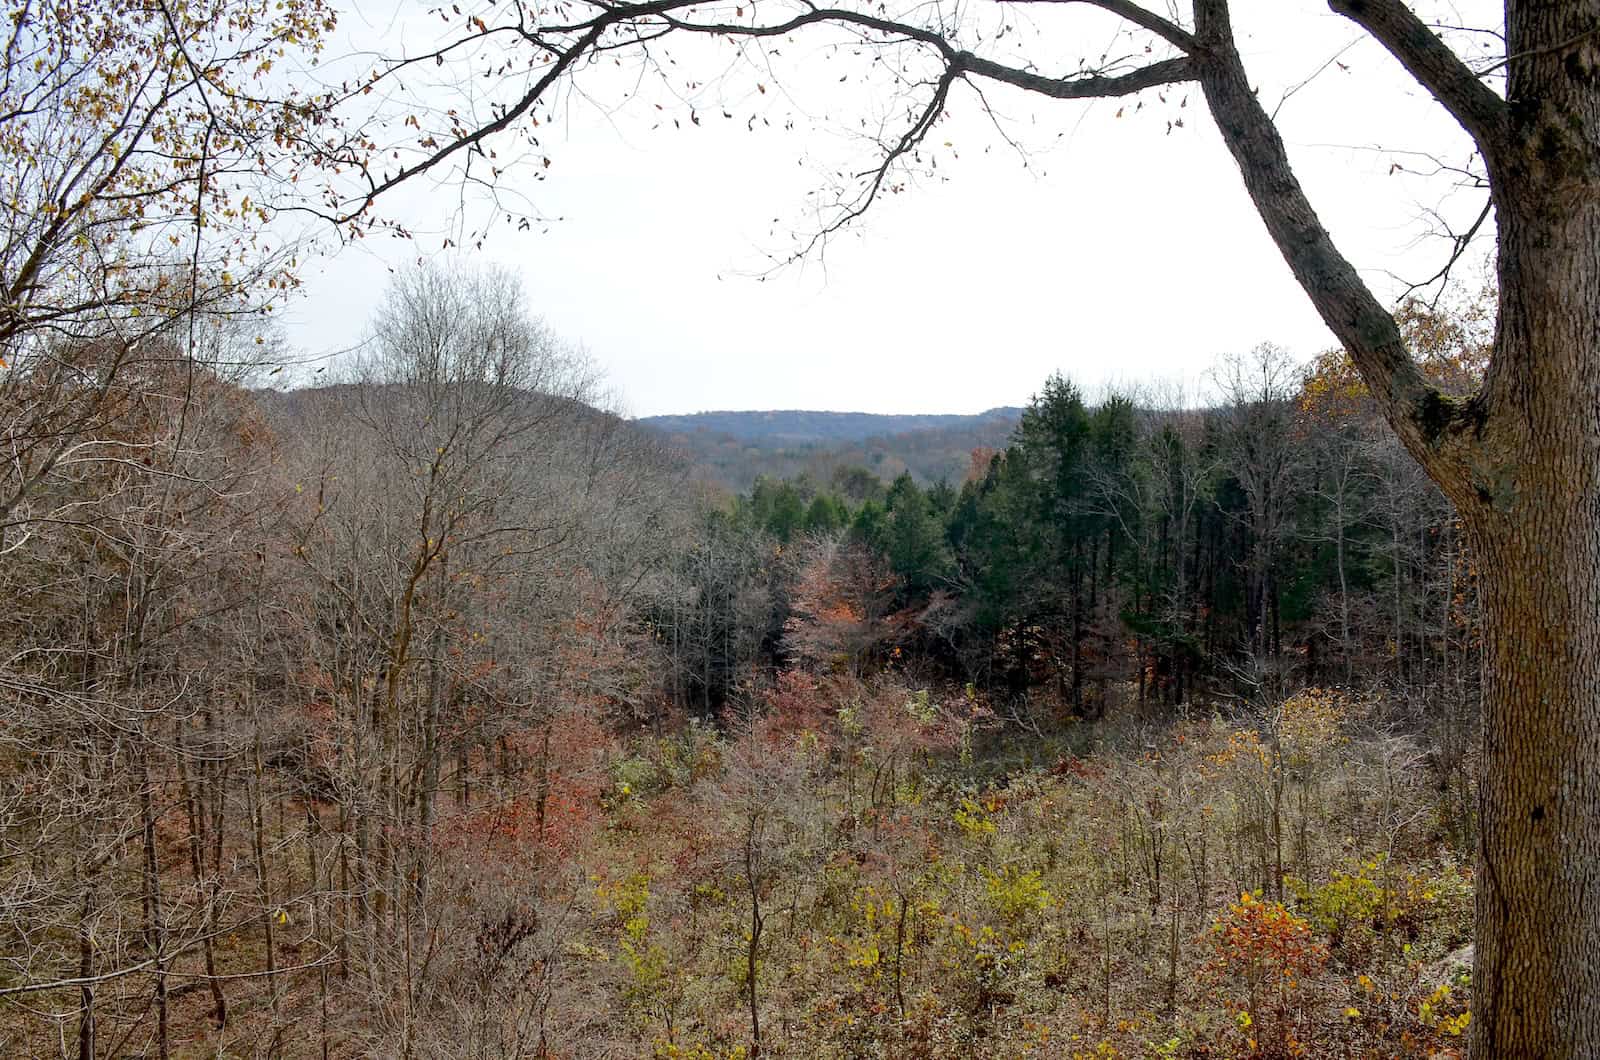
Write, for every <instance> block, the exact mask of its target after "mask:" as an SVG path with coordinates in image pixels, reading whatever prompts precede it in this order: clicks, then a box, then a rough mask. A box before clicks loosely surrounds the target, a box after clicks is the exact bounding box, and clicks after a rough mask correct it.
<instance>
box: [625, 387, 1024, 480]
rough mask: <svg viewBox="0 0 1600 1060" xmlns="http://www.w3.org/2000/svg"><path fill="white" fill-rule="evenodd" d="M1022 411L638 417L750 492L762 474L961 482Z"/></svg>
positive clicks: (702, 465) (708, 476) (686, 454)
mask: <svg viewBox="0 0 1600 1060" xmlns="http://www.w3.org/2000/svg"><path fill="white" fill-rule="evenodd" d="M1021 414H1022V410H1021V409H1020V408H998V409H990V410H989V411H988V412H983V413H979V414H977V415H975V416H957V415H941V416H880V415H868V414H866V413H838V412H824V413H808V412H716V413H700V414H696V415H693V416H646V417H643V418H642V419H640V420H638V421H636V422H638V423H639V424H641V425H642V426H644V427H645V428H647V429H649V430H652V431H656V432H660V434H661V436H662V438H663V441H664V444H665V445H666V446H667V448H669V449H671V450H673V451H674V452H676V453H678V454H680V455H681V456H682V457H683V458H684V459H685V460H686V461H688V463H689V464H690V466H691V469H692V471H691V473H692V474H693V475H694V476H695V477H696V478H697V479H700V480H703V481H706V482H710V483H714V484H716V485H719V486H723V487H725V488H727V489H730V490H733V491H734V492H737V493H744V492H748V491H749V490H750V488H751V487H752V486H754V485H755V482H756V480H757V479H759V478H796V477H799V476H801V475H808V476H810V477H811V478H812V479H816V480H821V481H824V482H826V481H830V480H831V479H832V478H833V477H834V475H836V474H848V473H849V472H851V471H853V470H856V469H863V470H866V471H868V472H870V473H871V474H872V475H873V476H875V477H877V478H881V479H885V480H888V481H892V480H893V479H895V478H896V477H898V476H899V475H900V474H901V473H902V472H909V473H910V474H911V476H912V477H913V478H915V479H916V480H917V482H919V483H920V484H922V485H931V484H933V483H935V482H939V481H941V480H949V481H959V480H960V478H961V476H962V475H963V474H964V473H965V472H966V470H967V467H968V466H969V464H970V463H971V458H972V451H973V450H974V449H980V448H988V449H994V448H1000V447H1003V446H1004V445H1005V443H1006V439H1007V438H1008V437H1010V434H1011V431H1012V429H1013V428H1015V427H1016V424H1017V418H1018V417H1019V416H1020V415H1021Z"/></svg>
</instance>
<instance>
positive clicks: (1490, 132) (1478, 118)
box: [1328, 0, 1508, 168]
mask: <svg viewBox="0 0 1600 1060" xmlns="http://www.w3.org/2000/svg"><path fill="white" fill-rule="evenodd" d="M1328 6H1329V7H1330V8H1331V9H1333V10H1334V11H1335V12H1337V13H1339V14H1341V15H1343V16H1345V17H1346V18H1348V19H1350V20H1351V21H1352V22H1354V23H1356V24H1357V25H1358V26H1360V27H1361V28H1363V29H1365V30H1366V31H1367V32H1368V33H1370V34H1372V35H1373V36H1374V37H1376V38H1377V39H1378V42H1379V43H1380V44H1382V45H1383V46H1384V47H1385V48H1387V49H1388V51H1389V54H1391V55H1393V56H1394V57H1395V58H1396V59H1398V60H1400V63H1401V65H1402V66H1404V67H1405V68H1406V69H1407V70H1408V71H1410V73H1411V76H1412V77H1415V78H1416V79H1417V81H1418V82H1419V83H1421V85H1422V87H1423V88H1426V89H1427V90H1428V91H1429V92H1430V93H1431V94H1432V95H1433V98H1434V99H1436V100H1438V101H1439V103H1440V104H1441V105H1443V106H1444V108H1445V109H1446V110H1448V111H1449V112H1450V114H1451V116H1453V117H1454V118H1455V119H1456V121H1457V122H1459V123H1460V124H1461V127H1462V128H1463V129H1465V130H1466V131H1467V133H1468V134H1469V135H1470V136H1471V137H1472V138H1473V140H1475V141H1476V142H1477V144H1478V148H1479V150H1481V151H1482V152H1483V155H1484V157H1485V158H1486V159H1488V160H1489V165H1490V167H1491V168H1494V167H1496V166H1497V165H1498V163H1499V161H1500V159H1501V157H1502V156H1503V154H1504V153H1505V150H1506V146H1507V143H1506V138H1507V135H1508V130H1507V121H1508V118H1507V111H1506V102H1505V100H1503V99H1501V98H1500V97H1499V96H1497V95H1495V93H1494V90H1493V89H1491V88H1490V87H1489V86H1488V85H1485V84H1484V83H1483V82H1482V81H1480V80H1478V75H1477V74H1475V73H1473V71H1472V69H1471V68H1470V67H1468V66H1467V64H1466V63H1464V62H1462V61H1461V58H1460V57H1459V56H1458V55H1456V53H1455V52H1453V51H1451V50H1450V48H1449V46H1447V45H1446V44H1445V43H1444V41H1442V40H1440V39H1439V37H1438V35H1437V34H1435V33H1434V32H1433V31H1432V30H1430V29H1429V28H1428V27H1427V25H1426V24H1424V23H1423V21H1422V20H1421V19H1419V18H1418V17H1417V16H1416V14H1415V13H1413V12H1412V10H1411V9H1410V8H1409V7H1407V6H1406V5H1405V4H1404V3H1402V2H1401V0H1328Z"/></svg>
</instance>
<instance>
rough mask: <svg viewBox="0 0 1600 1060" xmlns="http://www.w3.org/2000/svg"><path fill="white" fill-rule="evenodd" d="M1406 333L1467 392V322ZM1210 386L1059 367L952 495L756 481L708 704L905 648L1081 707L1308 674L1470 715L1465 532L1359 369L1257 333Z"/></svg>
mask: <svg viewBox="0 0 1600 1060" xmlns="http://www.w3.org/2000/svg"><path fill="white" fill-rule="evenodd" d="M1410 320H1411V324H1412V327H1413V329H1414V330H1415V331H1416V332H1417V336H1418V341H1419V343H1420V342H1422V341H1425V340H1426V341H1431V342H1432V343H1433V347H1434V348H1435V350H1436V351H1437V354H1438V355H1437V356H1436V357H1435V358H1434V359H1433V360H1431V361H1430V364H1431V365H1432V370H1433V371H1434V372H1435V373H1436V374H1437V375H1438V376H1439V377H1440V378H1441V379H1447V380H1448V381H1449V383H1450V385H1464V384H1466V383H1468V382H1470V380H1471V377H1472V375H1473V373H1474V372H1475V371H1476V364H1475V362H1474V356H1475V354H1474V353H1473V350H1474V348H1475V347H1474V345H1473V343H1474V342H1475V341H1478V340H1476V339H1474V337H1473V336H1472V334H1471V330H1472V325H1471V322H1470V318H1461V319H1457V318H1452V317H1450V316H1448V315H1445V314H1441V313H1438V312H1433V311H1427V310H1424V309H1422V308H1420V307H1416V308H1414V309H1413V310H1412V311H1411V315H1410ZM1428 335H1431V336H1432V338H1431V339H1428V338H1427V336H1428ZM1477 349H1480V350H1481V347H1477ZM1214 379H1215V384H1216V395H1215V398H1214V399H1212V400H1210V401H1208V402H1207V404H1206V405H1205V406H1204V407H1186V405H1185V403H1184V402H1183V401H1182V400H1181V399H1180V398H1177V397H1174V396H1168V395H1161V394H1154V395H1152V396H1151V397H1149V398H1146V399H1144V400H1140V399H1138V398H1136V397H1132V396H1127V395H1120V394H1111V395H1109V396H1107V397H1106V398H1105V399H1104V400H1103V401H1100V402H1099V403H1098V404H1095V405H1093V406H1091V405H1090V404H1089V403H1088V402H1086V400H1085V398H1084V396H1083V394H1082V392H1081V391H1080V390H1079V389H1078V388H1077V387H1075V386H1074V385H1073V384H1072V383H1070V382H1069V381H1067V380H1066V379H1064V378H1062V377H1060V376H1059V375H1058V376H1053V377H1052V378H1050V379H1049V380H1047V381H1046V382H1045V384H1044V386H1043V388H1042V389H1041V390H1040V392H1039V393H1038V394H1037V395H1036V396H1035V397H1034V399H1033V400H1032V402H1031V403H1030V404H1029V406H1028V408H1027V410H1026V411H1025V412H1024V414H1023V416H1022V419H1021V422H1020V424H1019V426H1018V427H1017V429H1016V431H1015V433H1014V435H1013V437H1012V439H1011V441H1010V443H1009V444H1008V445H1007V446H1005V448H1003V449H999V450H977V451H975V452H974V453H973V456H972V465H971V469H970V470H969V472H968V474H967V475H966V477H965V479H964V481H962V482H961V483H960V484H959V485H957V484H952V483H949V482H939V483H936V484H934V485H932V486H930V487H927V488H923V487H921V486H919V485H918V484H917V483H916V482H915V481H914V480H913V479H912V477H911V476H910V475H909V474H902V475H901V476H899V477H898V478H896V479H895V480H894V481H893V482H892V483H889V484H884V483H882V482H880V481H879V480H878V479H877V478H876V477H874V476H872V475H871V474H870V473H868V472H866V471H865V470H864V469H859V468H858V469H842V470H841V471H839V472H838V473H836V474H835V475H833V476H832V478H831V480H830V481H828V482H818V481H816V480H814V479H812V478H811V477H809V476H805V475H802V476H800V477H798V478H795V479H788V480H772V479H764V480H761V481H759V482H757V483H756V484H755V486H754V487H753V488H752V489H751V491H750V492H749V493H748V494H745V495H743V496H741V497H740V498H739V499H738V500H737V502H736V504H734V505H733V506H732V507H731V508H730V509H729V510H728V511H727V512H726V513H719V514H716V515H714V516H712V522H711V525H712V526H713V527H714V528H715V529H716V532H717V533H719V534H722V535H723V536H724V537H725V538H726V537H727V536H728V535H737V534H738V533H741V532H742V533H743V534H745V535H747V536H750V535H754V536H756V537H759V538H760V539H761V540H762V544H760V545H752V546H749V547H748V550H747V554H744V558H743V559H739V558H737V557H740V556H741V553H740V551H739V550H738V549H737V548H736V547H733V545H732V544H731V543H728V542H726V541H725V542H724V543H723V545H722V546H720V547H719V548H718V549H717V553H718V554H719V555H720V556H721V557H723V558H724V559H725V560H726V562H727V564H728V566H727V567H726V568H725V569H724V570H723V571H722V572H721V573H720V575H719V576H720V577H721V578H722V579H724V581H725V582H726V584H721V583H715V581H714V579H712V578H709V577H702V579H701V580H700V581H696V582H694V584H696V585H697V586H698V587H699V588H700V592H699V595H698V597H697V599H699V600H701V601H702V602H703V603H704V604H705V606H706V607H707V608H711V609H715V606H716V605H715V604H714V603H713V602H714V601H719V602H721V603H722V604H725V605H727V607H726V609H724V610H723V611H722V612H721V613H720V614H719V615H718V616H717V617H715V618H712V617H710V616H706V617H702V618H701V619H699V622H700V623H701V624H702V625H703V626H706V627H707V628H708V629H709V627H711V626H718V625H721V626H725V627H728V630H731V629H733V627H737V626H740V625H741V624H744V625H745V626H746V629H745V631H744V632H743V634H738V633H734V632H729V631H727V630H724V631H723V632H722V633H720V634H711V636H712V637H713V639H715V638H716V637H718V636H720V637H721V638H722V643H723V645H724V646H725V647H727V648H728V649H730V651H729V652H727V653H717V652H713V653H710V654H707V653H706V652H704V651H703V650H701V654H700V655H699V656H696V657H691V655H689V654H684V655H676V654H675V656H674V657H675V659H677V660H678V665H679V666H680V667H686V668H688V669H690V670H692V671H693V672H694V673H695V677H694V678H693V681H692V683H693V686H694V688H695V689H698V690H700V692H702V693H707V692H709V693H711V700H715V699H716V697H717V695H719V694H720V693H721V692H722V691H724V690H726V689H727V688H728V687H730V685H731V684H732V683H733V682H734V681H735V680H736V676H735V675H736V672H737V669H738V666H739V664H741V663H742V662H745V661H747V660H749V659H751V658H754V657H755V655H756V654H757V653H759V652H760V651H762V650H765V651H766V652H767V653H768V656H769V657H770V658H772V659H774V660H777V661H780V662H782V661H794V660H796V659H810V660H812V661H816V660H818V659H822V660H832V662H833V664H834V665H838V666H841V667H845V668H848V669H851V670H852V671H856V672H860V671H861V670H863V669H864V668H866V669H870V668H871V667H874V666H878V665H881V664H882V663H883V662H884V661H885V659H886V658H888V657H889V654H890V653H894V657H896V658H899V659H906V658H914V659H915V660H917V664H918V665H919V666H924V667H928V668H931V670H932V671H935V672H938V673H940V674H943V675H945V676H948V677H950V678H952V679H959V680H962V681H970V682H973V683H975V684H976V685H978V686H979V687H982V688H985V689H994V690H997V691H1000V692H1003V693H1004V694H1005V695H1007V696H1009V697H1011V698H1013V699H1021V698H1025V697H1028V696H1030V695H1031V694H1033V693H1038V692H1048V693H1049V694H1050V695H1051V696H1052V697H1053V699H1054V701H1055V703H1056V705H1057V706H1058V708H1059V709H1061V710H1063V711H1065V712H1067V713H1069V714H1072V715H1076V716H1080V717H1098V716H1100V715H1102V714H1103V713H1104V711H1105V710H1106V709H1107V707H1108V706H1109V705H1110V704H1111V703H1113V702H1115V701H1116V700H1117V698H1118V697H1125V698H1129V699H1131V700H1133V701H1135V702H1137V703H1139V704H1147V705H1150V706H1151V707H1158V706H1161V705H1167V706H1172V705H1176V704H1181V703H1184V702H1186V701H1187V700H1189V699H1191V698H1195V697H1200V698H1204V697H1210V696H1217V695H1224V696H1236V697H1237V696H1244V697H1256V696H1271V695H1281V694H1282V693H1283V692H1284V691H1285V690H1286V689H1289V688H1292V687H1301V686H1303V685H1305V684H1306V683H1312V684H1320V685H1351V686H1355V685H1360V686H1372V685H1374V684H1381V685H1383V686H1384V687H1385V688H1387V689H1388V690H1390V692H1391V693H1393V694H1394V696H1395V697H1396V699H1397V700H1399V701H1403V702H1406V703H1409V704H1410V705H1411V709H1412V710H1413V712H1414V715H1413V716H1414V718H1416V719H1417V720H1422V719H1424V717H1425V716H1426V715H1430V714H1437V713H1438V712H1440V711H1441V710H1445V709H1446V705H1448V710H1449V713H1450V716H1451V717H1452V718H1453V719H1456V720H1458V721H1459V720H1460V719H1461V718H1465V717H1468V716H1470V715H1471V714H1472V713H1473V712H1474V711H1475V709H1476V708H1475V701H1474V697H1475V695H1476V688H1477V672H1478V658H1477V612H1476V603H1475V588H1474V585H1475V582H1474V579H1475V572H1474V569H1473V565H1472V561H1471V559H1470V555H1469V552H1468V549H1467V547H1466V545H1465V542H1464V539H1463V535H1462V532H1461V528H1460V526H1459V523H1458V521H1457V520H1456V519H1455V518H1454V517H1453V516H1452V515H1451V512H1450V508H1449V505H1448V503H1447V501H1446V500H1445V498H1444V497H1443V496H1442V495H1441V494H1440V493H1439V491H1438V490H1437V489H1436V488H1435V487H1433V486H1432V485H1431V484H1430V483H1429V482H1428V480H1427V479H1426V478H1425V477H1424V476H1423V475H1421V474H1420V472H1418V471H1417V470H1416V468H1415V466H1414V465H1413V464H1412V463H1411V462H1410V461H1409V460H1408V459H1407V457H1406V455H1405V453H1404V451H1403V450H1402V449H1400V448H1399V447H1398V444H1397V442H1396V440H1395V438H1394V435H1393V433H1392V432H1391V431H1390V430H1389V429H1388V428H1387V427H1386V426H1385V425H1384V424H1383V423H1382V421H1381V419H1380V418H1379V417H1378V416H1377V415H1376V412H1375V410H1374V409H1373V407H1372V405H1371V402H1370V400H1369V399H1368V398H1367V397H1366V395H1365V391H1364V388H1362V387H1361V385H1360V384H1359V381H1358V380H1357V378H1356V376H1355V375H1354V373H1353V370H1352V369H1351V368H1350V367H1349V365H1348V363H1347V362H1345V361H1344V360H1343V359H1342V355H1337V354H1328V355H1325V356H1324V357H1322V358H1320V359H1319V360H1318V361H1317V362H1315V363H1314V364H1313V365H1312V366H1311V367H1310V368H1309V369H1306V370H1302V369H1301V368H1300V367H1299V366H1297V365H1296V364H1295V363H1294V362H1293V361H1292V359H1291V358H1289V357H1288V355H1287V354H1286V353H1285V352H1284V351H1282V350H1280V349H1278V348H1275V347H1273V346H1270V345H1263V346H1261V347H1258V348H1257V349H1255V350H1253V351H1251V352H1249V353H1247V354H1243V355H1240V356H1236V357H1231V358H1227V359H1225V360H1224V361H1223V362H1222V364H1221V365H1220V366H1219V367H1218V369H1217V371H1216V372H1215V373H1214ZM701 559H702V567H701V570H702V572H704V571H706V568H705V566H704V562H705V561H706V560H708V559H709V557H701ZM690 578H691V581H693V580H694V576H693V575H690ZM736 583H737V584H736ZM741 586H742V587H741ZM751 594H756V595H763V598H764V599H765V600H767V602H768V603H767V606H766V607H761V606H754V605H752V604H751V603H750V602H749V597H750V596H751ZM741 600H743V601H744V603H743V604H742V605H741V604H739V603H738V602H739V601H741ZM740 607H742V611H741V610H739V608H740ZM673 628H675V629H676V628H678V627H673ZM703 640H704V637H702V638H701V641H703ZM697 643H700V642H697ZM739 645H743V646H744V651H745V654H744V655H743V656H741V655H739V654H738V652H737V651H733V650H731V649H734V648H735V647H736V646H739ZM703 647H704V645H703V643H701V649H703ZM718 663H720V665H721V669H720V670H719V669H718V668H717V665H713V664H718ZM1033 698H1037V696H1034V697H1033ZM708 702H710V701H708Z"/></svg>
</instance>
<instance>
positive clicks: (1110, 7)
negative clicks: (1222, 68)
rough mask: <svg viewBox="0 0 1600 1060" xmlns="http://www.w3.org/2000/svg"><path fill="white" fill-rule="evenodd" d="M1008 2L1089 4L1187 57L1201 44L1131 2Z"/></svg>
mask: <svg viewBox="0 0 1600 1060" xmlns="http://www.w3.org/2000/svg"><path fill="white" fill-rule="evenodd" d="M1007 2H1009V3H1017V4H1029V3H1044V4H1088V5H1089V6H1090V7H1098V8H1100V9H1101V10H1102V11H1109V12H1110V13H1111V14H1113V15H1117V16H1119V17H1121V18H1123V19H1126V20H1127V21H1129V22H1132V23H1133V24H1134V25H1136V26H1138V27H1139V28H1140V29H1146V30H1149V31H1150V32H1151V33H1154V34H1155V35H1156V36H1158V37H1160V38H1161V39H1162V40H1164V41H1166V42H1167V43H1168V44H1171V45H1172V46H1173V47H1175V48H1177V49H1179V50H1180V51H1182V52H1183V53H1184V54H1186V55H1187V54H1191V53H1193V52H1194V51H1195V50H1196V49H1198V48H1199V47H1200V42H1199V41H1197V40H1195V38H1194V34H1192V33H1190V32H1189V31H1188V30H1186V29H1184V28H1183V27H1182V26H1180V25H1178V24H1177V23H1176V22H1173V21H1171V20H1170V19H1165V18H1162V17H1161V16H1160V15H1158V14H1156V13H1155V12H1153V11H1146V10H1145V9H1144V8H1142V7H1140V6H1139V5H1138V4H1135V3H1131V2H1129V0H1007Z"/></svg>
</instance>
